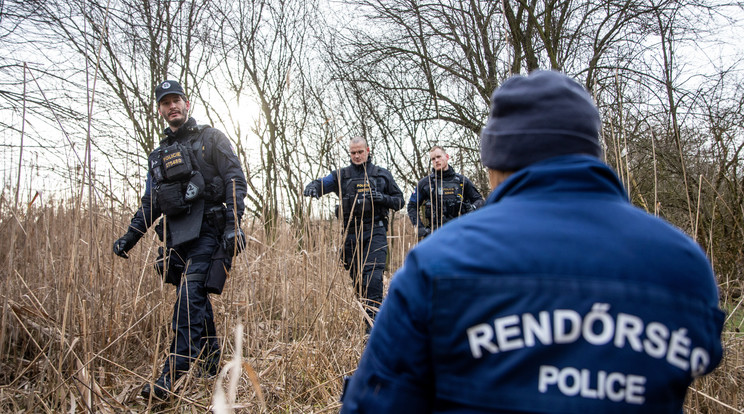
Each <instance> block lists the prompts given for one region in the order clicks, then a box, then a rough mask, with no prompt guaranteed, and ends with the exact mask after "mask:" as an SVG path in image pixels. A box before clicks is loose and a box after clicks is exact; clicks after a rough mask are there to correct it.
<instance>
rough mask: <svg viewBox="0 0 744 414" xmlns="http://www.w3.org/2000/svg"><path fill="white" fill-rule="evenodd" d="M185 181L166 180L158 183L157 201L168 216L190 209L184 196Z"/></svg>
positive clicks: (155, 192)
mask: <svg viewBox="0 0 744 414" xmlns="http://www.w3.org/2000/svg"><path fill="white" fill-rule="evenodd" d="M183 187H184V183H182V182H174V183H171V182H165V183H160V184H157V185H156V188H155V191H154V194H155V202H156V203H157V205H158V206H159V207H160V211H161V212H163V214H165V215H167V216H177V215H180V214H182V213H184V212H186V211H188V209H189V204H188V203H186V201H185V200H184V198H183V195H184V189H183Z"/></svg>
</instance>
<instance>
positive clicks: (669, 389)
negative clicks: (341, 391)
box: [341, 155, 724, 414]
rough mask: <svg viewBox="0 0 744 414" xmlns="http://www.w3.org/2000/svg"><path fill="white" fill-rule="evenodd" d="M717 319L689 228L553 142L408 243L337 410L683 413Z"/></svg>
mask: <svg viewBox="0 0 744 414" xmlns="http://www.w3.org/2000/svg"><path fill="white" fill-rule="evenodd" d="M456 246H467V248H466V249H464V248H457V247H456ZM723 319H724V315H723V312H721V310H720V309H719V307H718V289H717V285H716V281H715V278H714V275H713V271H712V269H711V266H710V263H709V261H708V259H707V257H706V256H705V254H704V253H703V251H702V249H701V248H700V247H699V246H698V245H697V244H696V243H695V242H694V241H693V240H692V239H691V238H690V237H688V236H687V235H685V234H684V233H683V232H681V231H680V230H678V229H677V228H675V227H673V226H672V225H670V224H668V223H667V222H665V221H664V220H662V219H660V218H658V217H654V216H653V215H650V214H648V213H646V212H644V211H642V210H640V209H638V208H636V207H634V206H633V205H632V204H631V203H630V202H629V201H628V199H627V196H626V193H625V190H624V188H623V186H622V184H621V183H620V181H619V180H618V178H617V176H616V175H615V174H614V172H613V171H612V170H611V169H610V168H609V167H607V166H606V165H605V164H603V163H601V162H600V161H599V160H597V159H595V158H593V157H589V156H583V155H570V156H562V157H556V158H552V159H548V160H545V161H542V162H539V163H536V164H533V165H531V166H529V167H527V168H524V169H522V170H520V171H518V172H516V173H515V174H514V175H512V176H511V177H510V178H509V179H507V180H506V181H505V182H503V183H502V184H501V185H500V186H499V187H498V188H497V189H496V190H495V191H494V192H492V193H491V195H490V196H489V197H488V200H487V203H486V205H485V206H484V207H483V208H481V209H479V210H476V211H475V212H473V213H471V214H468V215H465V216H462V217H460V218H458V219H456V220H453V221H451V222H449V223H447V224H446V225H445V226H443V227H442V229H441V230H440V231H438V232H435V233H434V234H433V235H432V236H431V237H429V238H427V239H425V240H424V241H423V242H421V243H419V244H418V245H417V246H416V247H415V248H413V249H412V250H411V251H410V252H409V254H408V256H407V258H406V260H405V263H404V265H403V267H402V268H401V269H400V270H399V271H398V272H397V273H396V274H395V275H394V276H393V279H392V281H391V284H390V289H389V293H388V296H387V298H386V299H385V301H384V302H383V304H382V307H381V310H380V313H379V315H378V316H377V318H376V320H375V326H374V328H373V330H372V333H371V336H370V338H369V341H368V344H367V347H366V349H365V351H364V353H363V355H362V358H361V361H360V363H359V366H358V368H357V370H356V372H355V373H354V375H353V376H352V377H351V381H350V383H349V384H348V388H347V390H346V392H345V395H344V397H343V407H342V409H341V412H342V413H405V414H414V413H476V412H477V413H483V412H487V413H517V412H518V413H596V412H602V413H654V414H656V413H681V412H682V405H683V401H684V397H685V392H686V390H687V387H688V386H689V384H690V383H691V381H692V380H693V378H695V377H698V376H701V375H704V374H706V373H709V372H710V371H712V370H713V369H714V368H715V367H716V365H718V363H719V362H720V360H721V354H722V350H721V340H720V336H721V330H722V325H723Z"/></svg>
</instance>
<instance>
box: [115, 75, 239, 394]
mask: <svg viewBox="0 0 744 414" xmlns="http://www.w3.org/2000/svg"><path fill="white" fill-rule="evenodd" d="M155 99H156V102H157V105H158V113H159V114H160V116H162V117H163V119H164V120H165V121H166V122H167V123H168V125H169V127H168V128H166V129H165V138H164V139H163V140H162V141H160V146H159V147H158V148H157V149H155V151H153V152H152V153H151V154H150V155H149V157H148V165H149V170H148V174H147V184H146V187H145V193H144V195H143V196H142V199H141V205H140V207H139V208H138V209H137V212H136V213H135V214H134V217H133V218H132V221H131V223H130V225H129V229H128V231H127V232H126V234H125V235H124V236H123V237H121V238H120V239H118V240H117V241H116V242H114V253H116V254H117V255H118V256H121V257H123V258H125V259H126V258H128V255H127V252H128V251H129V250H130V249H131V248H132V247H134V245H135V244H136V243H137V241H138V240H139V239H140V238H141V237H142V236H143V235H144V234H145V232H147V229H148V228H149V227H150V226H151V225H152V224H153V222H154V221H155V220H156V219H157V218H158V217H160V216H161V215H162V216H163V219H161V221H160V222H159V223H158V225H157V226H156V228H155V230H156V232H157V234H158V237H159V238H160V240H161V241H165V247H166V250H163V248H162V247H161V248H160V257H159V258H158V261H157V263H156V268H157V269H158V271H159V272H160V273H161V275H163V277H164V278H165V281H166V282H167V283H171V284H173V285H175V286H177V288H178V299H177V300H176V303H175V305H174V307H173V325H172V329H173V331H174V336H173V341H172V342H171V346H170V354H169V356H168V358H167V359H166V361H165V364H164V366H163V371H162V374H161V375H160V377H159V378H158V379H157V380H156V381H155V383H154V384H145V386H144V387H143V388H142V392H141V394H142V396H143V397H145V398H148V399H149V398H150V397H151V396H152V397H154V398H157V399H160V400H164V399H166V398H168V396H169V393H170V392H171V390H172V387H173V383H174V381H175V380H176V379H178V378H179V377H180V376H181V375H183V374H184V373H185V372H186V371H188V370H189V367H190V366H191V363H192V362H195V361H196V360H197V359H198V358H201V369H202V370H203V373H204V374H206V375H215V374H216V373H217V368H218V366H219V360H220V344H219V341H218V340H217V336H216V330H215V325H214V315H213V313H212V304H211V303H210V301H209V296H208V294H209V293H216V294H221V293H222V288H223V286H224V283H225V279H226V277H227V272H228V270H229V269H230V266H231V264H232V256H233V255H234V254H236V253H238V252H240V251H241V250H242V249H243V246H244V244H245V235H244V234H243V232H242V230H240V219H241V217H242V215H243V210H244V209H245V205H244V203H243V198H245V194H246V188H247V186H246V180H245V175H244V174H243V170H242V169H241V167H240V162H239V160H238V157H237V156H236V155H235V153H234V152H233V150H232V146H231V145H230V142H229V141H228V140H227V137H225V135H224V134H223V133H222V132H220V131H219V130H217V129H215V128H212V127H210V126H208V125H197V123H196V120H195V119H194V118H191V117H189V116H188V113H189V109H190V108H191V104H190V102H189V100H188V98H187V97H186V94H185V93H184V90H183V88H182V87H181V85H180V84H179V83H178V82H176V81H172V80H166V81H164V82H162V83H160V84H159V85H158V86H157V87H156V88H155Z"/></svg>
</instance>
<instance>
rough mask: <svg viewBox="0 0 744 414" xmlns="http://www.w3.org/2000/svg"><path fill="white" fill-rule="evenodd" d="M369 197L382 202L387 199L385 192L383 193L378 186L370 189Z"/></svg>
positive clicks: (376, 201)
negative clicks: (378, 189)
mask: <svg viewBox="0 0 744 414" xmlns="http://www.w3.org/2000/svg"><path fill="white" fill-rule="evenodd" d="M369 198H370V199H372V201H373V202H375V203H382V202H383V201H385V194H382V193H381V192H379V191H377V189H376V188H373V189H371V190H370V191H369Z"/></svg>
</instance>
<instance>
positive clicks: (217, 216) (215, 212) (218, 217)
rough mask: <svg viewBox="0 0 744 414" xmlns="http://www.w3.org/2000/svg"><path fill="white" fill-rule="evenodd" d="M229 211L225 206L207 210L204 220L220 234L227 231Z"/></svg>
mask: <svg viewBox="0 0 744 414" xmlns="http://www.w3.org/2000/svg"><path fill="white" fill-rule="evenodd" d="M226 214H227V209H226V208H225V206H215V207H212V208H210V209H209V210H207V212H206V213H204V218H205V219H206V220H207V223H209V224H210V225H211V226H212V227H214V228H215V229H217V231H218V232H219V233H222V232H224V231H225V224H226V222H227V221H226V217H225V216H226Z"/></svg>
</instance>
